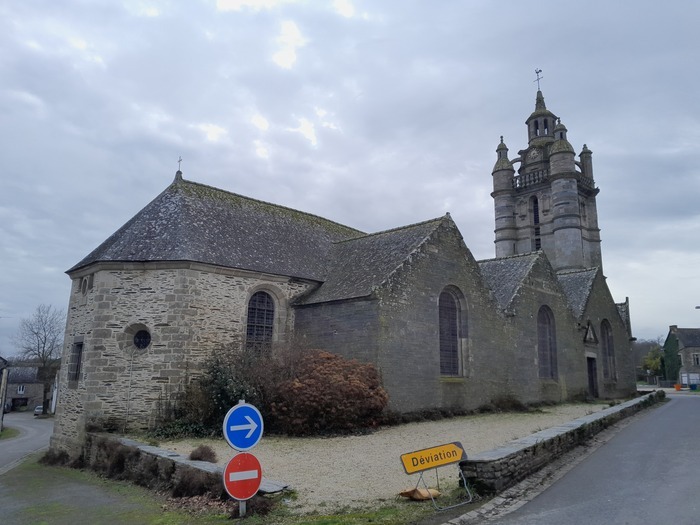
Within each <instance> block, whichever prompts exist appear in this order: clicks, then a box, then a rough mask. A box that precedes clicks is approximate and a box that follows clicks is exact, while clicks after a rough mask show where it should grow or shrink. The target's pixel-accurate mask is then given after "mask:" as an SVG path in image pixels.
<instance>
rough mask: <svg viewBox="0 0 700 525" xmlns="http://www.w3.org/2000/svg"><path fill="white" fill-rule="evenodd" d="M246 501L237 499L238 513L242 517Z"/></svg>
mask: <svg viewBox="0 0 700 525" xmlns="http://www.w3.org/2000/svg"><path fill="white" fill-rule="evenodd" d="M246 503H247V502H245V501H239V502H238V515H239V516H240V517H241V518H242V517H243V516H245V511H246Z"/></svg>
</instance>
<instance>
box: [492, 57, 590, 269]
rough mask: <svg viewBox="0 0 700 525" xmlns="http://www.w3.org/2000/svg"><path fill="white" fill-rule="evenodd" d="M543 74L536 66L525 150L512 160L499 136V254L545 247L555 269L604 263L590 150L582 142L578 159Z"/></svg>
mask: <svg viewBox="0 0 700 525" xmlns="http://www.w3.org/2000/svg"><path fill="white" fill-rule="evenodd" d="M541 72H542V70H540V69H537V70H535V73H536V74H537V80H536V82H537V83H538V90H537V96H536V98H535V111H533V112H532V114H531V115H530V116H529V117H528V118H527V120H526V121H525V124H526V125H527V131H528V145H527V148H526V149H524V150H520V151H518V157H516V158H515V159H512V160H509V159H508V158H507V154H508V148H507V147H506V146H505V144H504V143H503V139H502V138H501V144H499V146H498V148H497V150H496V151H497V156H498V158H497V160H496V165H495V166H494V169H493V172H492V176H493V189H494V191H493V193H492V194H491V196H492V197H493V199H494V207H495V212H496V217H495V219H496V229H495V234H496V235H495V245H496V257H504V256H507V255H515V254H521V253H529V252H532V251H538V250H542V251H544V252H545V254H546V255H547V258H548V259H549V261H550V262H551V264H552V266H553V267H554V269H555V270H565V269H580V268H590V267H594V266H597V267H602V257H601V251H600V230H599V228H598V212H597V208H596V202H595V197H596V195H597V194H598V191H599V190H598V188H596V187H595V182H594V180H593V166H592V162H591V155H592V152H591V150H589V149H588V147H587V146H585V145H584V146H583V150H582V151H581V154H580V156H579V158H580V160H576V154H575V152H574V148H573V147H572V146H571V144H570V143H569V141H568V138H567V132H568V130H567V129H566V126H564V124H562V122H561V119H559V117H557V116H556V115H555V114H554V113H552V112H551V111H550V110H548V109H547V106H546V104H545V101H544V95H543V94H542V91H541V90H540V89H539V81H540V80H541V78H542V77H540V73H541ZM515 164H519V167H518V168H517V173H516V171H515V168H514V167H513V166H514V165H515Z"/></svg>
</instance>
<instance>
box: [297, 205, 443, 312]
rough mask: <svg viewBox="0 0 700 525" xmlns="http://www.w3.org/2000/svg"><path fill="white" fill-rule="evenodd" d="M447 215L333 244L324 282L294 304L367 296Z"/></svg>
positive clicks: (413, 251)
mask: <svg viewBox="0 0 700 525" xmlns="http://www.w3.org/2000/svg"><path fill="white" fill-rule="evenodd" d="M445 221H450V222H452V219H451V218H450V216H449V214H448V215H445V216H444V217H440V218H437V219H432V220H429V221H425V222H421V223H418V224H412V225H409V226H403V227H401V228H395V229H392V230H387V231H382V232H378V233H373V234H371V235H364V236H362V237H356V238H354V239H349V240H344V241H339V242H336V243H334V244H333V246H332V248H331V250H330V254H329V261H328V273H327V275H326V278H325V282H324V283H323V284H322V285H321V286H320V287H319V288H318V289H317V290H316V291H314V292H313V293H311V294H310V295H308V296H306V297H305V298H303V299H302V300H300V301H299V302H298V303H297V304H315V303H322V302H329V301H337V300H341V299H352V298H358V297H366V296H368V295H370V294H371V293H372V291H373V290H374V289H376V288H377V287H379V286H381V285H382V284H383V283H384V282H386V281H387V279H388V278H389V277H390V276H391V274H392V273H394V272H395V271H396V270H397V269H398V268H400V267H401V265H402V264H403V263H404V262H405V261H406V260H407V259H408V258H409V257H410V256H411V254H413V253H415V252H416V251H417V250H418V248H419V247H420V246H421V245H422V244H423V243H424V242H425V241H426V240H427V239H428V238H429V237H430V236H431V234H432V233H433V232H434V231H435V230H436V229H437V228H438V227H439V226H440V225H441V224H443V223H444V222H445Z"/></svg>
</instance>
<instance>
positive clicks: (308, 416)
mask: <svg viewBox="0 0 700 525" xmlns="http://www.w3.org/2000/svg"><path fill="white" fill-rule="evenodd" d="M387 402H388V396H387V393H386V391H385V390H384V389H383V388H382V386H381V380H380V377H379V373H378V372H377V369H376V368H375V367H374V366H373V365H370V364H365V363H360V362H359V361H355V360H347V359H344V358H343V357H341V356H338V355H335V354H331V353H329V352H324V351H318V350H314V351H310V352H307V353H305V354H304V355H303V357H302V358H301V360H300V362H299V363H298V367H297V371H296V373H295V374H294V377H292V378H290V379H288V380H286V381H282V382H280V383H278V384H277V386H276V389H275V398H274V401H273V402H272V403H271V404H270V415H271V418H272V423H273V425H274V426H275V427H276V429H277V430H279V431H281V432H285V433H287V434H292V435H308V434H319V433H325V432H339V431H350V430H355V429H360V428H367V427H371V426H374V425H376V424H377V422H378V420H379V418H380V416H381V413H382V411H383V410H384V409H385V408H386V405H387Z"/></svg>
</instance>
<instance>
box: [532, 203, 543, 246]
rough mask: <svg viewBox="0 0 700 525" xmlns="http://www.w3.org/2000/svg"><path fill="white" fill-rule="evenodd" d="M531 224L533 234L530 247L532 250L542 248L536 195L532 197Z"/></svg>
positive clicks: (538, 204) (538, 206) (538, 205)
mask: <svg viewBox="0 0 700 525" xmlns="http://www.w3.org/2000/svg"><path fill="white" fill-rule="evenodd" d="M531 200H532V226H533V228H534V232H533V233H534V235H533V238H532V249H533V250H534V251H537V250H541V249H542V230H541V227H540V201H539V200H537V197H534V196H533V197H532V199H531Z"/></svg>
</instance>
